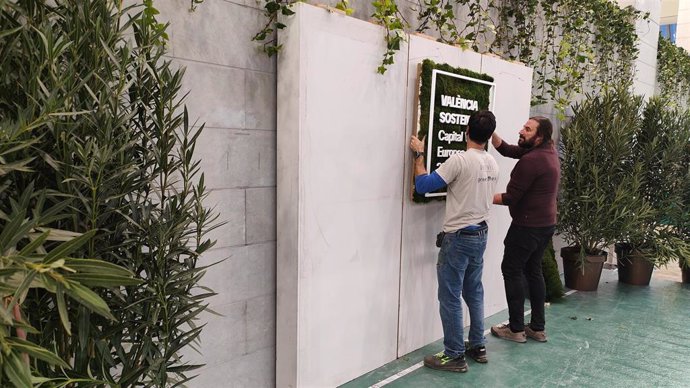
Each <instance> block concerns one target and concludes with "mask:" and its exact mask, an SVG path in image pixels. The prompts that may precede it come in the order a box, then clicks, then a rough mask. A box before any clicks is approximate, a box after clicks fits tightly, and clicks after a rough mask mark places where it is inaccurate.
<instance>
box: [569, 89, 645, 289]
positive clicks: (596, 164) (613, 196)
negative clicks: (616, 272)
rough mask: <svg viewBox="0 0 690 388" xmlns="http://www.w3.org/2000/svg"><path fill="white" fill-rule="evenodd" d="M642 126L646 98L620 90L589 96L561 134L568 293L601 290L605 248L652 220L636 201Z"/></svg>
mask: <svg viewBox="0 0 690 388" xmlns="http://www.w3.org/2000/svg"><path fill="white" fill-rule="evenodd" d="M641 121H642V98H641V97H638V96H633V95H631V94H630V93H629V92H628V91H627V90H626V89H625V88H622V87H620V88H615V89H612V90H609V91H606V92H604V93H603V94H600V95H593V96H592V95H590V96H587V98H586V99H585V100H584V101H583V102H581V103H579V104H577V105H576V106H575V107H574V117H573V118H572V120H571V121H570V122H569V123H568V124H566V125H565V126H564V128H563V129H562V130H561V137H562V145H561V146H562V158H563V159H562V161H561V193H560V199H559V203H558V218H559V223H558V230H559V233H560V234H561V235H562V236H563V237H564V239H565V241H566V243H568V245H569V246H568V247H565V248H563V249H562V250H561V257H562V258H563V270H564V275H565V285H566V286H567V287H569V288H573V289H577V290H582V291H594V290H596V289H597V287H598V284H599V278H600V277H601V271H602V268H603V263H604V261H605V260H606V252H605V251H604V249H605V247H608V246H610V245H612V244H614V243H615V242H617V241H620V240H621V236H625V235H628V234H629V231H630V230H631V229H632V228H633V227H634V226H635V223H634V221H635V219H636V218H638V217H648V216H649V212H650V209H649V205H648V204H647V203H646V202H645V201H644V200H642V198H640V196H639V195H637V193H638V192H639V191H640V186H641V185H642V180H643V171H642V169H643V166H642V163H641V162H640V161H639V160H638V159H637V158H636V157H635V155H634V141H635V134H636V132H637V131H638V129H639V128H640V125H641Z"/></svg>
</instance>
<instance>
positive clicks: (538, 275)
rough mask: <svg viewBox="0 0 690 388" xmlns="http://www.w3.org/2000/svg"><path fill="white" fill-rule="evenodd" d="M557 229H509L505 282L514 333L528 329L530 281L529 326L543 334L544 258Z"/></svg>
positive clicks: (504, 272)
mask: <svg viewBox="0 0 690 388" xmlns="http://www.w3.org/2000/svg"><path fill="white" fill-rule="evenodd" d="M555 229H556V228H555V226H547V227H541V228H532V227H526V226H518V225H510V228H509V229H508V234H507V235H506V238H505V240H504V241H503V244H504V245H505V251H504V252H503V262H502V263H501V272H503V282H504V284H505V289H506V299H507V301H508V313H509V314H510V329H511V330H512V331H514V332H517V331H523V330H524V329H525V315H524V314H525V287H524V284H523V275H524V278H525V279H526V280H527V285H528V289H529V294H530V305H531V307H532V320H531V322H530V326H531V328H532V329H533V330H544V325H545V318H544V299H545V294H546V291H545V286H544V275H543V274H542V271H541V263H542V257H543V256H544V250H545V249H546V247H547V245H548V243H549V240H551V237H552V236H553V233H554V231H555Z"/></svg>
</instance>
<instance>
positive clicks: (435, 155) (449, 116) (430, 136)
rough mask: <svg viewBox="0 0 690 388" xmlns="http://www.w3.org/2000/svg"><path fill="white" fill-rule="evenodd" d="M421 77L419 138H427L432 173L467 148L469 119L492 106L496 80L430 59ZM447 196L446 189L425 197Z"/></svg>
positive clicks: (429, 167) (429, 166) (427, 159)
mask: <svg viewBox="0 0 690 388" xmlns="http://www.w3.org/2000/svg"><path fill="white" fill-rule="evenodd" d="M420 77H421V79H420V88H419V119H418V132H417V137H419V138H420V139H422V138H424V137H426V160H425V161H426V169H427V171H428V172H429V173H431V172H433V171H434V170H436V169H437V168H438V167H439V166H440V165H441V164H442V163H443V162H445V161H446V160H447V159H448V158H449V157H451V156H452V155H454V154H456V153H459V152H462V151H465V150H466V149H467V140H466V139H465V128H466V127H467V122H468V120H469V118H470V115H471V114H472V113H473V112H475V111H478V110H483V109H490V107H491V101H492V97H493V86H494V83H493V81H494V79H493V78H492V77H489V76H488V75H486V74H480V73H476V72H473V71H470V70H467V69H461V68H456V67H452V66H450V65H447V64H436V63H434V62H432V61H430V60H428V59H427V60H425V61H424V62H422V69H421V72H420ZM445 195H446V191H445V189H443V190H440V191H437V192H433V193H427V194H425V197H427V198H431V197H443V196H445Z"/></svg>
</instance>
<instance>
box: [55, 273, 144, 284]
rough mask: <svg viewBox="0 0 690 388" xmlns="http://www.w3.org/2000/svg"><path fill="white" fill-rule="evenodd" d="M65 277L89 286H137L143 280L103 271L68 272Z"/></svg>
mask: <svg viewBox="0 0 690 388" xmlns="http://www.w3.org/2000/svg"><path fill="white" fill-rule="evenodd" d="M65 279H69V280H72V281H75V282H78V283H80V284H82V285H84V286H87V287H118V286H136V285H137V284H141V282H142V281H141V280H139V279H135V278H133V277H131V276H119V275H107V274H103V273H75V274H67V275H65Z"/></svg>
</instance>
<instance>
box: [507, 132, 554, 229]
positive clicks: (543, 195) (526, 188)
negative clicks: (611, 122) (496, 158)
mask: <svg viewBox="0 0 690 388" xmlns="http://www.w3.org/2000/svg"><path fill="white" fill-rule="evenodd" d="M496 150H497V151H498V152H499V153H500V154H501V155H503V156H506V157H509V158H513V159H519V160H518V162H517V164H516V165H515V167H514V168H513V171H512V172H511V173H510V182H508V187H507V188H506V192H505V193H504V194H503V204H504V205H508V208H509V209H510V216H511V217H513V224H515V225H519V226H530V227H544V226H553V225H556V198H557V196H558V183H559V181H560V180H561V168H560V161H559V160H558V154H557V153H556V150H555V148H554V147H553V145H546V146H542V147H536V148H532V149H525V148H522V147H519V146H516V145H510V144H506V142H505V141H504V142H502V143H501V145H500V146H499V147H498V148H497V149H496Z"/></svg>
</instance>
